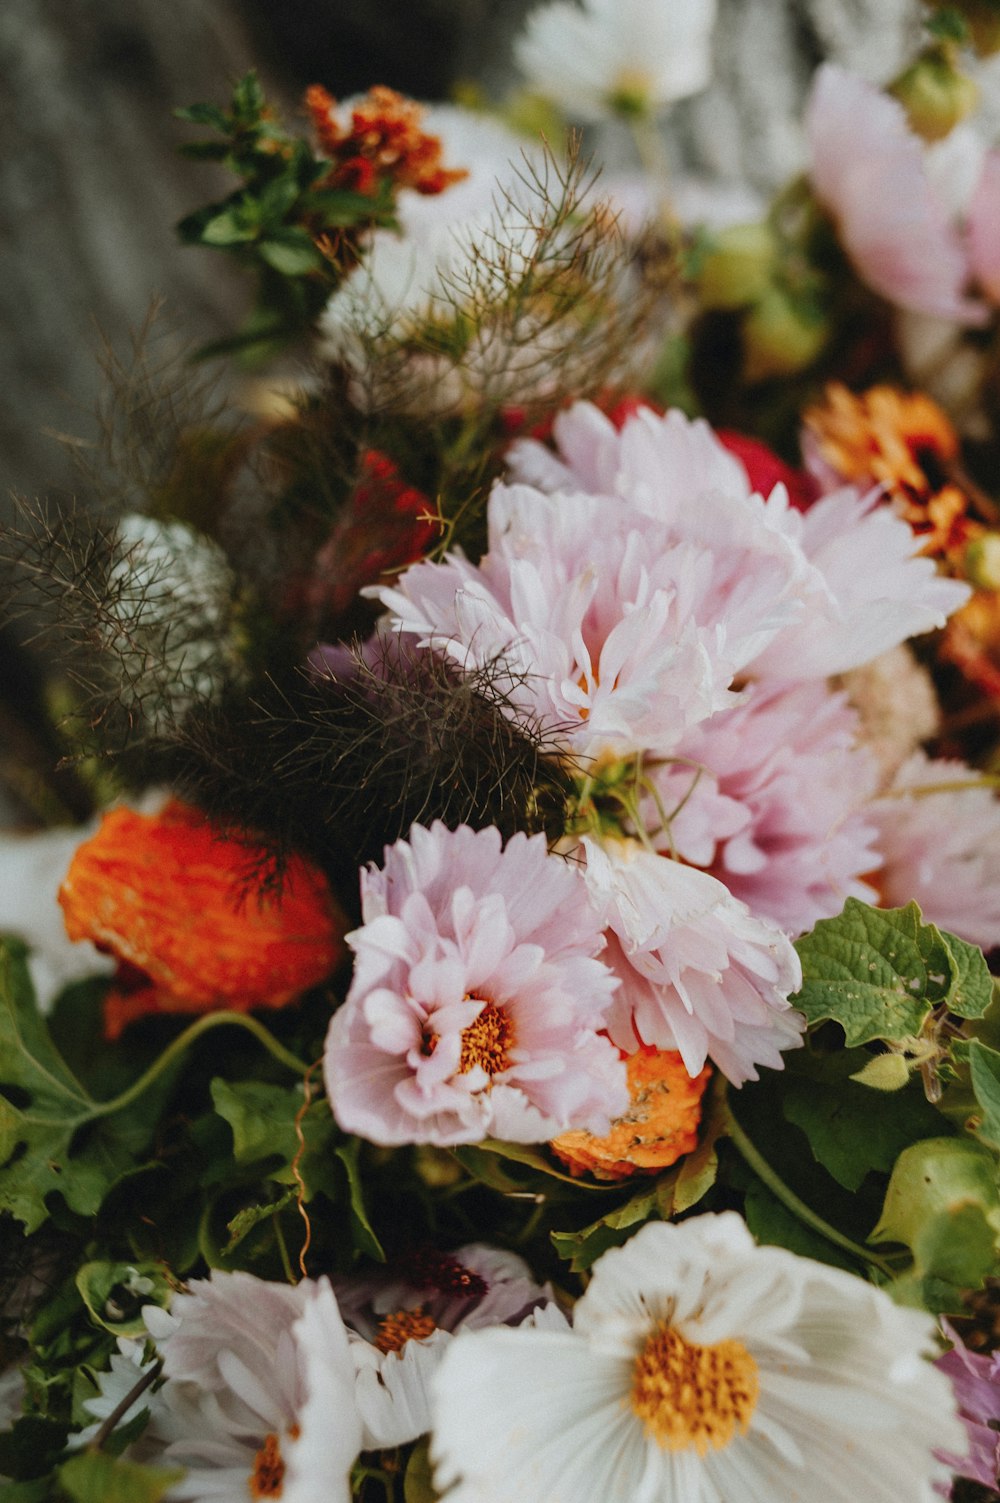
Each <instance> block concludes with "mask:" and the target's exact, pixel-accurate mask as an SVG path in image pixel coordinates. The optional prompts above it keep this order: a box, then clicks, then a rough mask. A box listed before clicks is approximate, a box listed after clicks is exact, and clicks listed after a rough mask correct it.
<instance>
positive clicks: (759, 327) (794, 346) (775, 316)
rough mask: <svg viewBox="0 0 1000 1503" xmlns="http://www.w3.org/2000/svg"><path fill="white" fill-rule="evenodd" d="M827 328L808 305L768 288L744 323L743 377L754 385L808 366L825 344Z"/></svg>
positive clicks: (792, 373)
mask: <svg viewBox="0 0 1000 1503" xmlns="http://www.w3.org/2000/svg"><path fill="white" fill-rule="evenodd" d="M827 333H828V325H827V322H826V319H825V318H823V317H822V316H821V315H820V314H819V313H818V312H817V311H816V310H815V309H813V308H812V307H811V306H807V305H803V304H802V303H801V302H800V301H795V300H793V299H792V298H791V297H790V296H789V294H788V293H787V292H785V291H783V290H782V289H781V288H780V287H770V288H768V290H767V291H766V292H765V293H764V296H763V297H762V298H760V299H759V301H758V302H756V303H755V304H754V306H753V307H752V308H751V309H750V310H749V312H748V313H747V315H746V317H745V318H744V320H743V377H744V379H745V380H746V381H747V382H749V383H750V384H751V385H753V383H754V382H757V381H767V380H768V379H770V378H771V377H772V376H790V375H794V373H795V372H796V371H801V370H804V369H805V367H806V366H807V365H811V364H812V362H813V361H814V360H815V359H816V357H817V355H818V354H819V353H820V351H821V350H822V348H823V346H824V344H825V343H826V338H827Z"/></svg>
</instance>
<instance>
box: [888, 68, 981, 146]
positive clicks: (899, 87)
mask: <svg viewBox="0 0 1000 1503" xmlns="http://www.w3.org/2000/svg"><path fill="white" fill-rule="evenodd" d="M889 93H890V94H894V95H895V96H896V98H897V99H898V100H899V102H900V104H901V105H902V106H903V108H904V109H905V110H906V114H907V118H908V119H909V122H910V124H911V126H912V127H913V129H914V130H915V131H916V133H917V135H918V136H922V137H923V138H924V140H925V141H940V140H941V139H942V137H944V136H947V135H948V134H949V132H950V131H952V130H953V129H954V128H955V126H956V125H958V124H959V122H960V121H962V120H964V119H965V117H966V115H969V114H971V113H972V111H973V110H974V109H975V107H976V104H977V102H978V100H979V89H978V88H977V86H976V85H975V84H974V83H973V81H972V79H971V78H969V77H968V76H967V75H966V74H965V73H963V72H961V70H960V69H959V68H957V67H956V66H955V60H954V56H953V49H952V48H951V47H949V46H947V45H945V44H942V45H940V46H937V47H928V49H927V51H926V52H923V53H921V55H920V57H918V58H917V60H916V62H914V63H911V64H910V66H909V67H908V68H907V69H906V70H905V72H903V73H901V74H900V76H899V78H897V80H896V82H895V83H894V84H892V85H891V87H890V89H889Z"/></svg>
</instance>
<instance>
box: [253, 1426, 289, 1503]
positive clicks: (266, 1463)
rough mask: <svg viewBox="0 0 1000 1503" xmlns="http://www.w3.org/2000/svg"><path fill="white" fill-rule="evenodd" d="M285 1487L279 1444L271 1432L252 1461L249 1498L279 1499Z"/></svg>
mask: <svg viewBox="0 0 1000 1503" xmlns="http://www.w3.org/2000/svg"><path fill="white" fill-rule="evenodd" d="M284 1485H285V1463H284V1459H283V1458H282V1455H281V1442H280V1440H279V1439H278V1437H277V1435H275V1434H274V1433H273V1431H272V1433H271V1434H270V1435H266V1436H265V1437H264V1444H263V1445H262V1446H261V1448H260V1450H259V1451H258V1452H257V1455H256V1456H255V1457H254V1461H253V1471H252V1472H251V1474H250V1496H251V1498H280V1497H281V1494H282V1492H283V1490H284Z"/></svg>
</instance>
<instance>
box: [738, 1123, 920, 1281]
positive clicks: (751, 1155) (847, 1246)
mask: <svg viewBox="0 0 1000 1503" xmlns="http://www.w3.org/2000/svg"><path fill="white" fill-rule="evenodd" d="M727 1126H728V1134H729V1138H730V1140H731V1142H732V1145H733V1147H734V1148H735V1149H736V1151H737V1153H738V1154H739V1155H740V1157H741V1158H742V1159H743V1161H744V1163H746V1164H747V1165H748V1166H749V1167H750V1168H751V1169H752V1170H753V1172H754V1174H756V1176H757V1178H758V1179H759V1180H761V1181H762V1182H763V1183H764V1184H765V1185H766V1186H767V1188H768V1189H769V1190H770V1191H771V1193H772V1195H775V1196H776V1197H777V1198H778V1200H780V1201H781V1203H782V1205H783V1206H785V1207H786V1208H787V1209H788V1210H789V1211H791V1213H792V1215H793V1216H796V1217H798V1219H799V1221H801V1222H803V1223H804V1224H805V1225H806V1226H808V1227H811V1228H812V1230H813V1231H814V1232H819V1234H820V1236H821V1237H825V1238H826V1240H827V1241H828V1242H832V1243H833V1244H834V1245H835V1246H836V1247H842V1248H843V1249H844V1251H845V1252H849V1253H850V1254H851V1256H852V1257H855V1258H858V1259H860V1260H861V1262H862V1263H870V1264H871V1266H872V1267H873V1268H877V1269H878V1270H879V1271H880V1272H881V1273H884V1274H885V1275H886V1277H887V1278H894V1277H895V1270H894V1269H893V1267H892V1265H891V1264H890V1263H888V1262H887V1261H886V1259H885V1258H880V1257H879V1255H878V1253H873V1252H872V1251H871V1249H870V1248H867V1247H862V1245H861V1243H860V1242H852V1240H851V1238H850V1237H845V1236H844V1234H843V1232H838V1231H837V1228H836V1227H835V1226H831V1225H830V1223H829V1222H828V1221H824V1220H823V1218H822V1216H818V1215H817V1214H816V1212H815V1211H814V1210H812V1209H811V1208H810V1207H809V1206H807V1205H806V1203H805V1201H804V1200H800V1199H799V1197H798V1196H797V1195H796V1194H795V1192H794V1190H790V1189H789V1188H788V1186H787V1185H786V1184H785V1181H784V1180H783V1179H782V1178H781V1177H780V1176H779V1175H778V1174H776V1173H775V1171H774V1170H773V1169H772V1168H771V1166H770V1164H769V1163H768V1162H767V1160H766V1159H765V1158H764V1157H763V1155H762V1154H761V1153H760V1151H759V1150H758V1149H757V1148H756V1147H755V1146H754V1144H753V1143H752V1142H751V1141H750V1139H749V1138H748V1137H747V1135H746V1133H745V1132H744V1131H743V1129H742V1127H741V1126H740V1125H739V1123H738V1122H737V1121H736V1119H735V1117H734V1116H733V1115H732V1113H731V1112H730V1113H729V1122H728V1124H727Z"/></svg>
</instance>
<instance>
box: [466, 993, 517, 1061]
mask: <svg viewBox="0 0 1000 1503" xmlns="http://www.w3.org/2000/svg"><path fill="white" fill-rule="evenodd" d="M513 1043H514V1025H513V1024H512V1023H511V1021H510V1018H509V1017H508V1016H507V1014H506V1013H505V1012H504V1010H503V1008H502V1007H497V1005H496V1003H495V1002H487V1003H485V1005H484V1006H483V1010H482V1012H481V1013H480V1014H479V1016H478V1017H477V1018H476V1020H475V1022H474V1023H470V1024H469V1026H468V1028H463V1029H462V1057H461V1059H460V1060H459V1064H458V1073H459V1074H460V1075H465V1074H467V1073H468V1071H469V1070H474V1069H475V1067H476V1066H477V1065H478V1066H479V1067H480V1069H481V1070H485V1072H486V1074H487V1075H490V1076H493V1075H499V1074H500V1071H501V1070H506V1068H507V1066H508V1064H509V1060H508V1058H507V1051H508V1050H509V1049H510V1048H512V1047H513Z"/></svg>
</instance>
